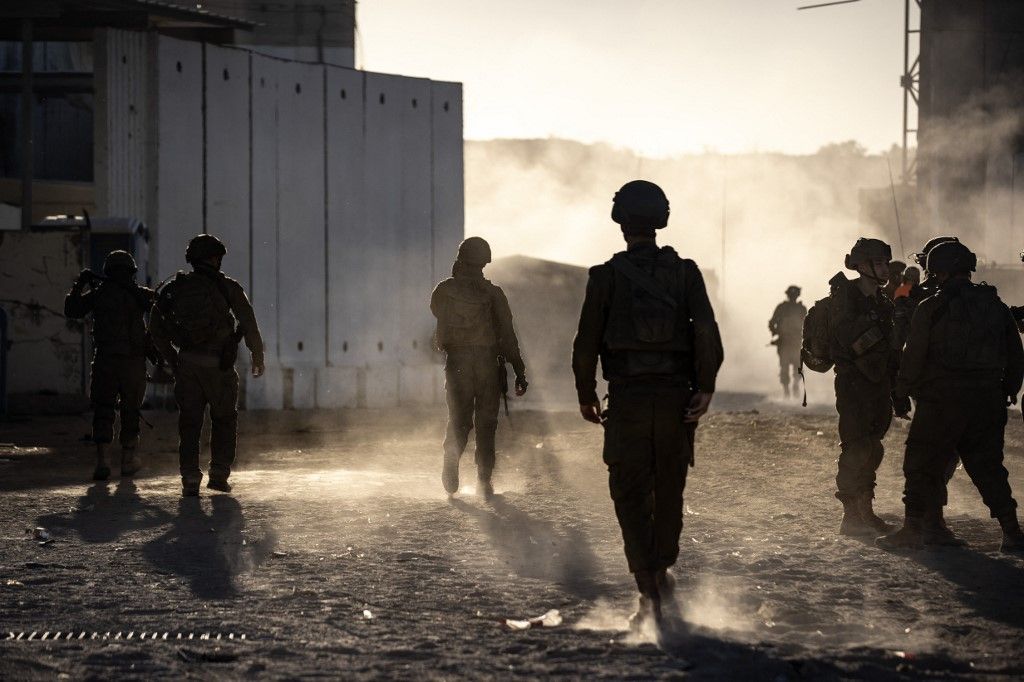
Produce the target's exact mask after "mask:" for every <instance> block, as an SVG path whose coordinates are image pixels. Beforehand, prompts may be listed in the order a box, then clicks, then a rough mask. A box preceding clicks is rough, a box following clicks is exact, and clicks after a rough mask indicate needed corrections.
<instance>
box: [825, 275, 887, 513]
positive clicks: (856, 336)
mask: <svg viewBox="0 0 1024 682" xmlns="http://www.w3.org/2000/svg"><path fill="white" fill-rule="evenodd" d="M829 285H830V286H831V288H832V291H831V294H830V296H829V304H828V311H829V322H828V326H829V344H830V353H831V357H832V360H833V361H834V362H835V374H836V376H835V390H836V410H837V411H838V412H839V441H840V454H839V471H838V473H837V475H836V489H837V491H836V497H837V498H839V499H840V500H842V501H843V502H844V503H846V502H856V501H860V500H864V499H866V500H869V501H870V500H871V498H873V497H874V490H875V472H876V471H877V470H878V467H879V465H880V464H881V463H882V457H883V456H884V454H885V450H884V448H883V446H882V438H884V437H885V434H886V432H887V431H888V430H889V426H890V425H891V424H892V416H893V411H892V387H893V380H894V379H895V374H896V369H897V367H898V353H897V351H896V348H895V341H894V337H893V306H892V302H891V301H890V300H889V299H888V297H886V296H885V294H884V293H883V292H881V291H878V292H876V293H875V294H874V295H871V296H865V295H864V294H863V293H861V291H860V289H859V288H858V287H857V285H856V284H855V283H854V282H853V281H850V280H848V279H847V278H846V277H845V276H844V275H843V274H842V273H838V274H837V275H836V276H835V277H833V278H832V279H831V280H830V281H829Z"/></svg>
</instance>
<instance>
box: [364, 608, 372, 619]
mask: <svg viewBox="0 0 1024 682" xmlns="http://www.w3.org/2000/svg"><path fill="white" fill-rule="evenodd" d="M363 618H365V619H366V620H373V612H372V611H370V609H363Z"/></svg>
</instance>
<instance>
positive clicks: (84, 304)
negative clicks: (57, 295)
mask: <svg viewBox="0 0 1024 682" xmlns="http://www.w3.org/2000/svg"><path fill="white" fill-rule="evenodd" d="M90 275H92V273H90V272H89V271H88V270H83V271H82V274H80V275H79V276H78V278H77V279H76V280H75V283H74V284H72V285H71V291H69V292H68V295H67V296H65V297H64V316H65V317H70V318H72V319H75V320H80V319H82V318H83V317H85V316H86V315H88V314H89V313H91V312H92V309H93V306H94V305H95V298H96V291H95V290H93V291H89V292H88V293H83V290H84V289H85V285H86V283H87V282H88V280H89V277H90Z"/></svg>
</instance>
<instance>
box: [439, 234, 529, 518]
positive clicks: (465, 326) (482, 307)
mask: <svg viewBox="0 0 1024 682" xmlns="http://www.w3.org/2000/svg"><path fill="white" fill-rule="evenodd" d="M490 262H491V247H490V245H489V244H488V243H487V242H486V241H484V240H483V239H481V238H480V237H469V238H468V239H466V240H465V241H463V242H462V244H460V245H459V251H458V255H457V256H456V258H455V264H454V265H453V266H452V276H451V277H449V278H448V279H446V280H444V281H442V282H440V283H439V284H438V285H437V287H435V288H434V292H433V294H432V295H431V297H430V312H432V313H433V314H434V317H435V318H437V330H436V332H435V335H434V345H435V346H436V347H437V349H438V350H441V351H444V352H445V354H446V361H445V368H444V371H445V392H446V395H447V402H448V430H447V433H446V434H445V438H444V468H443V470H442V472H441V482H442V484H443V485H444V489H445V490H446V491H447V492H448V494H449V495H454V494H455V493H456V492H458V490H459V460H460V459H461V458H462V452H463V451H464V450H465V449H466V443H467V442H468V441H469V432H470V431H471V430H473V429H476V472H477V482H478V490H477V491H478V492H479V493H480V494H481V495H483V496H484V498H486V499H490V498H491V497H492V495H493V494H494V486H493V484H492V482H491V477H492V475H493V473H494V460H495V451H494V435H495V432H496V431H497V429H498V408H499V405H500V401H501V395H502V389H501V386H500V381H501V379H500V377H501V376H504V375H505V368H504V363H505V362H506V361H507V362H509V363H510V364H511V365H512V369H513V371H514V372H515V375H516V381H515V392H516V395H517V396H522V395H524V394H525V393H526V389H527V386H528V385H529V384H528V383H527V381H526V365H525V364H524V363H523V357H522V354H521V353H520V352H519V340H518V339H517V338H516V332H515V329H514V328H513V325H512V311H511V309H510V308H509V305H508V299H507V298H505V292H503V291H502V290H501V287H498V286H495V285H494V284H491V283H490V282H489V281H488V280H486V279H484V273H483V269H484V266H485V265H487V264H488V263H490Z"/></svg>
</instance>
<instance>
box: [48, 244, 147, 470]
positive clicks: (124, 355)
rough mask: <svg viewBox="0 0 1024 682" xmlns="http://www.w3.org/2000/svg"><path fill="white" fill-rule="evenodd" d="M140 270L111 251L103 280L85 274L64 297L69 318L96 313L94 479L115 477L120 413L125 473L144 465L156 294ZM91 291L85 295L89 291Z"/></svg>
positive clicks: (124, 255) (128, 256)
mask: <svg viewBox="0 0 1024 682" xmlns="http://www.w3.org/2000/svg"><path fill="white" fill-rule="evenodd" d="M137 270H138V268H137V267H136V265H135V259H134V258H132V256H131V254H130V253H128V252H127V251H111V252H110V253H109V254H108V255H107V257H106V260H104V262H103V275H104V276H103V277H99V276H98V275H95V274H93V273H92V272H91V271H89V270H83V271H82V274H81V275H79V277H78V279H77V280H75V284H74V286H72V287H71V292H70V293H68V295H67V297H66V298H65V299H64V315H65V316H67V317H70V318H76V319H80V318H84V317H85V316H86V315H90V314H91V315H92V339H93V347H94V355H93V360H92V380H91V383H90V388H89V397H90V400H91V402H92V408H93V418H92V439H93V441H94V442H95V443H96V470H95V471H94V472H93V479H94V480H97V481H105V480H107V479H108V478H109V477H110V462H109V461H108V459H107V447H108V446H109V445H110V443H111V442H112V441H113V439H114V410H115V409H116V408H117V407H118V405H120V412H121V432H120V434H119V436H120V438H119V439H120V441H121V475H122V476H131V475H133V474H135V473H136V472H137V471H138V470H139V469H140V468H141V466H142V464H141V461H140V460H139V456H138V445H139V408H141V407H142V401H143V400H144V399H145V397H146V322H145V319H144V316H145V314H146V313H147V312H148V311H149V307H150V305H152V303H153V290H152V289H148V288H146V287H144V286H140V285H139V284H137V283H136V282H135V273H136V271H137ZM87 286H88V287H89V288H90V290H89V292H87V293H83V290H84V289H85V288H86V287H87Z"/></svg>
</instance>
